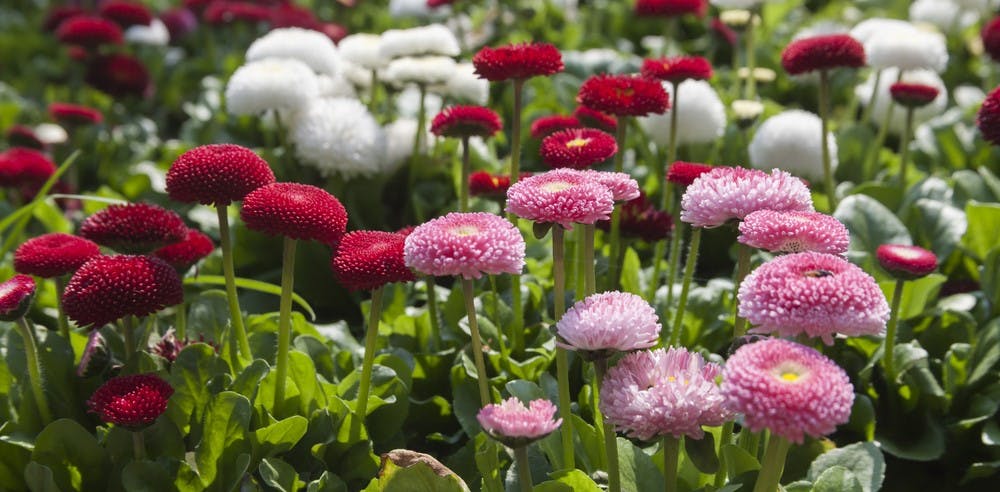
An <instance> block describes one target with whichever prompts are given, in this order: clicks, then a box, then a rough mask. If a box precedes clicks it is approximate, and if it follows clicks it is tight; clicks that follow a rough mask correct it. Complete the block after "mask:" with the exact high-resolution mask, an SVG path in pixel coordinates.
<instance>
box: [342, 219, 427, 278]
mask: <svg viewBox="0 0 1000 492" xmlns="http://www.w3.org/2000/svg"><path fill="white" fill-rule="evenodd" d="M405 242H406V235H404V234H398V233H395V232H383V231H353V232H349V233H347V235H346V236H344V238H343V239H342V240H341V241H340V246H338V248H337V254H336V255H335V256H334V257H333V259H332V260H331V266H332V267H333V273H334V274H335V275H336V276H337V280H338V281H340V283H341V285H343V286H344V287H347V288H348V290H352V291H357V290H374V289H377V288H379V287H382V286H383V285H385V284H389V283H393V282H412V281H413V280H416V276H414V275H413V272H412V271H411V270H410V269H409V268H407V266H406V261H405V260H404V259H403V244H404V243H405Z"/></svg>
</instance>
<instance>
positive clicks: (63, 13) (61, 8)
mask: <svg viewBox="0 0 1000 492" xmlns="http://www.w3.org/2000/svg"><path fill="white" fill-rule="evenodd" d="M86 13H87V11H86V10H84V9H83V8H82V7H79V6H76V5H52V6H51V7H50V8H49V9H48V11H47V12H46V13H45V20H44V21H43V22H42V29H44V30H46V31H48V32H52V31H55V30H56V28H58V27H59V25H60V24H62V23H63V21H65V20H66V19H70V18H72V17H77V16H81V15H84V14H86Z"/></svg>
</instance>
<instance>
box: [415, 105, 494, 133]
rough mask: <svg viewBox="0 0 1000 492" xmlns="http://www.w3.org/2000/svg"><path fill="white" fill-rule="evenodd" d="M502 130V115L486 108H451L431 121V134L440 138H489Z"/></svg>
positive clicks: (442, 111) (444, 110)
mask: <svg viewBox="0 0 1000 492" xmlns="http://www.w3.org/2000/svg"><path fill="white" fill-rule="evenodd" d="M502 128H503V123H502V122H501V121H500V115H498V114H496V112H494V111H493V110H492V109H490V108H487V107H484V106H450V107H447V108H445V109H443V110H441V112H440V113H438V114H437V115H436V116H434V119H433V120H432V121H431V133H433V134H435V135H437V136H439V137H452V138H469V137H482V138H489V137H492V136H493V135H495V134H496V133H497V132H499V131H500V130H501V129H502Z"/></svg>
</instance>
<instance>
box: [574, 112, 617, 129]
mask: <svg viewBox="0 0 1000 492" xmlns="http://www.w3.org/2000/svg"><path fill="white" fill-rule="evenodd" d="M573 117H574V118H576V119H577V120H578V121H579V122H580V126H584V127H588V128H597V129H598V130H604V131H606V132H608V133H613V132H614V131H615V130H617V129H618V118H615V117H614V116H612V115H610V114H607V113H602V112H600V111H598V110H596V109H591V108H588V107H587V106H577V108H576V109H574V110H573Z"/></svg>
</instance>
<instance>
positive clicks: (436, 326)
mask: <svg viewBox="0 0 1000 492" xmlns="http://www.w3.org/2000/svg"><path fill="white" fill-rule="evenodd" d="M423 279H424V285H425V286H426V287H425V288H426V290H427V317H428V318H430V319H431V341H432V343H434V346H435V347H440V346H441V321H440V320H438V301H437V288H436V287H435V283H434V277H432V276H430V275H424V277H423Z"/></svg>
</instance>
